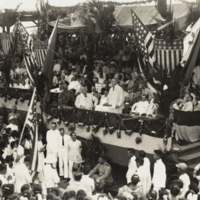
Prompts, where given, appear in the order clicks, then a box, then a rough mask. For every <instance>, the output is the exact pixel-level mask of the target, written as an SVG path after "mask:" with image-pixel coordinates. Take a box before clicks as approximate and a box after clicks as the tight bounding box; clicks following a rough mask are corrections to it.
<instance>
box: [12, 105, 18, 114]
mask: <svg viewBox="0 0 200 200" xmlns="http://www.w3.org/2000/svg"><path fill="white" fill-rule="evenodd" d="M12 112H13V113H16V112H17V106H16V104H14V105H13V106H12Z"/></svg>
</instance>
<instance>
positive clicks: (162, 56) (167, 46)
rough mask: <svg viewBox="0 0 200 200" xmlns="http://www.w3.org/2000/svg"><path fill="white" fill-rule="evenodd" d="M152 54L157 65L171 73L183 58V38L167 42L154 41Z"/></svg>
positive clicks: (161, 40)
mask: <svg viewBox="0 0 200 200" xmlns="http://www.w3.org/2000/svg"><path fill="white" fill-rule="evenodd" d="M154 47H155V48H154V52H155V57H156V62H157V64H158V65H159V66H160V67H162V68H163V69H167V70H168V73H169V74H171V72H172V71H173V70H174V69H175V68H176V66H178V65H179V63H180V61H181V59H182V56H183V38H180V39H177V40H176V41H172V42H170V43H169V42H167V41H165V40H163V39H156V38H155V40H154Z"/></svg>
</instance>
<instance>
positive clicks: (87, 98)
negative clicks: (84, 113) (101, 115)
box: [51, 61, 158, 117]
mask: <svg viewBox="0 0 200 200" xmlns="http://www.w3.org/2000/svg"><path fill="white" fill-rule="evenodd" d="M81 63H82V61H80V62H77V63H76V64H75V65H73V64H72V63H71V64H70V66H68V68H63V70H61V69H62V67H61V65H60V64H59V63H57V64H55V67H56V68H57V66H59V73H60V77H59V80H57V81H55V82H54V81H53V83H55V84H54V87H55V88H54V89H52V90H51V92H52V93H59V95H58V104H59V106H60V107H63V106H75V107H77V108H82V109H89V110H92V109H94V110H97V111H104V112H113V113H125V114H133V115H144V116H145V115H147V116H151V117H155V116H157V112H158V103H157V97H156V94H154V93H153V92H152V91H151V90H150V89H149V87H148V86H147V82H146V81H145V80H144V79H143V78H142V76H141V75H140V73H139V70H138V68H137V67H136V66H135V67H132V66H131V64H127V62H124V63H119V64H118V65H117V64H116V62H114V61H111V62H109V63H107V64H105V65H104V62H103V61H97V62H96V64H95V70H94V71H93V72H92V73H93V83H91V84H92V87H91V92H90V93H89V92H88V88H87V86H86V84H85V83H86V81H87V76H86V75H84V69H85V67H87V66H83V71H80V68H81ZM83 63H84V62H83ZM55 73H56V74H59V73H58V71H56V70H55ZM57 78H58V76H57ZM54 79H55V76H54V78H53V80H54Z"/></svg>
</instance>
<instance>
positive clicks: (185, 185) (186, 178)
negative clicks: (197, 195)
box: [179, 173, 190, 198]
mask: <svg viewBox="0 0 200 200" xmlns="http://www.w3.org/2000/svg"><path fill="white" fill-rule="evenodd" d="M179 179H181V180H182V181H183V192H182V197H183V198H184V197H185V193H186V192H187V191H188V190H189V185H190V177H189V176H188V175H187V174H186V173H184V174H182V175H180V176H179Z"/></svg>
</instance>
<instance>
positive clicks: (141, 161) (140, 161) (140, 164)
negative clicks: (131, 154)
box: [135, 157, 144, 168]
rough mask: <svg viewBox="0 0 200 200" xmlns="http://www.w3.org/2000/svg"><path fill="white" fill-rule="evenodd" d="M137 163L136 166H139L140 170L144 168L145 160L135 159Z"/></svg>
mask: <svg viewBox="0 0 200 200" xmlns="http://www.w3.org/2000/svg"><path fill="white" fill-rule="evenodd" d="M135 162H136V165H137V168H139V167H140V166H143V164H144V159H143V158H142V157H137V158H136V159H135Z"/></svg>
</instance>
